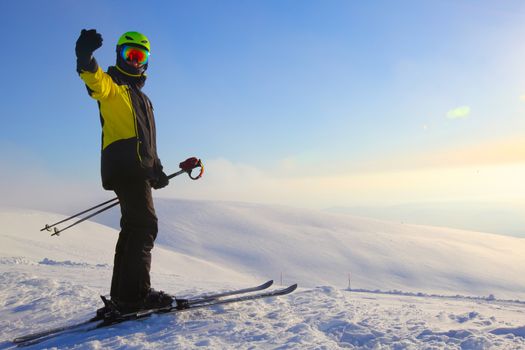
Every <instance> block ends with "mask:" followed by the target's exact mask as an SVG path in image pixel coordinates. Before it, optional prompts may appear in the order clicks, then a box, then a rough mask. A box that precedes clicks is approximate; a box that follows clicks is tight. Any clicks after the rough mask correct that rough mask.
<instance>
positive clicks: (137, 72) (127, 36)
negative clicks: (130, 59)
mask: <svg viewBox="0 0 525 350" xmlns="http://www.w3.org/2000/svg"><path fill="white" fill-rule="evenodd" d="M126 45H130V46H139V47H142V48H144V49H146V50H148V52H149V51H150V43H149V39H148V38H147V37H146V36H145V35H144V34H141V33H139V32H126V33H124V34H122V35H121V37H120V38H119V40H118V42H117V68H118V69H119V70H120V71H121V72H123V73H125V74H127V75H130V76H141V75H144V73H145V72H146V70H147V69H148V63H146V64H144V65H142V66H140V67H133V66H131V65H129V64H127V63H126V62H125V61H124V59H123V58H122V55H121V54H122V50H123V48H124V47H125V46H126Z"/></svg>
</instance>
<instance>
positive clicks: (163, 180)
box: [150, 170, 170, 190]
mask: <svg viewBox="0 0 525 350" xmlns="http://www.w3.org/2000/svg"><path fill="white" fill-rule="evenodd" d="M150 183H151V187H153V188H154V189H156V190H158V189H161V188H163V187H166V186H168V184H169V183H170V179H168V175H166V173H165V172H164V171H162V170H161V171H160V173H159V175H158V177H157V178H156V179H155V180H152V181H150Z"/></svg>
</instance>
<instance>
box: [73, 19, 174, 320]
mask: <svg viewBox="0 0 525 350" xmlns="http://www.w3.org/2000/svg"><path fill="white" fill-rule="evenodd" d="M101 46H102V36H101V34H99V33H97V31H96V30H94V29H91V30H85V29H83V30H82V32H81V34H80V36H79V38H78V40H77V42H76V47H75V53H76V57H77V72H78V73H79V75H80V78H81V79H82V80H83V81H84V83H85V85H86V87H87V90H88V93H89V95H90V96H91V97H92V98H94V99H95V100H96V101H97V103H98V107H99V111H100V121H101V124H102V155H101V175H102V185H103V187H104V189H106V190H113V191H114V192H115V193H116V194H117V197H118V199H119V201H120V209H121V214H122V217H121V220H120V226H121V231H120V234H119V238H118V241H117V245H116V248H115V259H114V267H113V276H112V279H111V301H112V304H113V305H114V306H115V307H116V309H117V311H118V312H120V313H129V312H134V311H137V310H141V309H150V308H158V307H164V306H169V305H171V304H172V303H173V301H174V299H173V297H171V296H169V295H168V294H166V293H164V292H162V291H156V290H154V289H152V288H151V285H150V266H151V249H152V248H153V243H154V241H155V238H156V236H157V231H158V228H157V216H156V214H155V208H154V206H153V199H152V196H151V188H152V187H153V188H154V189H160V188H163V187H165V186H167V185H168V183H169V179H168V177H167V175H166V174H165V173H164V171H163V170H162V164H161V162H160V159H159V157H158V155H157V149H156V132H155V120H154V116H153V106H152V104H151V101H150V100H149V98H148V97H147V96H146V95H145V94H144V93H143V92H142V91H141V88H142V87H143V86H144V83H145V81H146V74H145V72H146V70H147V68H148V58H149V55H150V42H149V40H148V38H147V37H146V36H145V35H143V34H141V33H138V32H126V33H124V34H123V35H122V36H121V37H120V39H119V40H118V43H117V47H116V53H117V61H116V65H115V66H111V67H109V68H108V70H107V72H104V71H103V70H102V69H101V68H100V67H99V65H98V64H97V61H96V60H95V58H94V57H93V52H94V51H95V50H97V49H98V48H100V47H101ZM108 311H109V310H108V309H107V307H105V308H101V309H99V310H98V311H97V316H98V317H101V318H102V317H103V315H104V314H106V313H107V312H108Z"/></svg>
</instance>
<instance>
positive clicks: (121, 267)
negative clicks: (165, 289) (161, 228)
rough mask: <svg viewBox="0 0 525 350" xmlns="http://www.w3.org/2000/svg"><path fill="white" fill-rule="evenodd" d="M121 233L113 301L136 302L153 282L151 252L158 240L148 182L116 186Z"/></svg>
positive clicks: (116, 259)
mask: <svg viewBox="0 0 525 350" xmlns="http://www.w3.org/2000/svg"><path fill="white" fill-rule="evenodd" d="M114 191H115V193H116V194H117V197H118V199H119V201H120V210H121V213H122V218H121V219H120V227H121V231H120V234H119V238H118V241H117V246H116V248H115V261H114V266H113V277H112V279H111V298H112V299H117V300H119V301H122V302H130V303H132V302H136V301H138V300H140V299H142V298H144V297H145V296H146V294H147V293H148V291H149V289H150V286H151V283H150V267H151V249H152V248H153V242H154V241H155V238H156V237H157V231H158V226H157V216H156V215H155V208H154V206H153V198H152V196H151V186H150V184H149V182H148V181H146V180H129V181H126V182H122V183H119V184H116V185H115V186H114Z"/></svg>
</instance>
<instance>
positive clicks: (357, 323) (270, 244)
mask: <svg viewBox="0 0 525 350" xmlns="http://www.w3.org/2000/svg"><path fill="white" fill-rule="evenodd" d="M156 203H157V211H158V216H159V219H160V228H161V229H160V232H159V237H158V245H157V247H156V248H155V249H154V252H153V266H152V283H153V286H154V287H156V288H159V289H163V290H166V291H169V292H172V293H175V294H177V296H180V297H189V296H192V295H198V294H204V293H207V292H210V291H218V290H227V289H232V288H238V287H247V286H251V285H254V284H259V283H261V282H263V281H265V280H267V279H274V280H275V281H276V284H279V283H280V280H281V276H282V279H283V284H291V283H293V282H298V283H299V286H300V288H299V289H298V290H297V291H296V292H294V293H293V294H291V295H288V296H284V297H279V298H275V299H268V300H259V301H251V302H247V303H243V304H230V305H224V306H216V307H211V308H209V309H200V310H194V311H188V312H183V313H180V314H176V315H162V316H154V317H151V318H149V319H144V320H140V321H133V322H127V323H124V324H120V325H116V326H112V327H110V328H105V329H100V330H96V331H91V332H88V333H71V334H64V335H62V336H59V337H57V338H53V339H49V340H47V341H45V342H43V343H41V344H38V345H35V346H33V348H35V349H41V348H72V349H107V348H111V349H129V348H138V349H234V348H235V349H337V348H349V349H525V303H524V302H523V300H525V279H524V278H523V276H524V272H525V271H524V269H525V257H524V256H525V254H523V252H524V251H525V240H523V239H519V238H512V237H504V236H497V235H491V234H485V233H477V232H468V231H460V230H453V229H447V228H437V227H424V226H415V225H407V224H402V223H392V222H381V221H376V220H369V219H364V218H356V217H351V216H347V215H344V214H333V213H326V212H321V211H310V210H302V209H293V208H286V207H275V206H262V205H254V204H243V203H219V202H194V201H182V200H157V202H156ZM62 218H64V216H62V215H57V214H50V213H44V212H36V211H31V210H21V209H19V210H14V209H2V210H0V224H1V225H2V228H3V229H2V232H1V233H0V286H1V288H0V303H1V305H2V311H1V315H0V316H1V317H0V348H10V347H12V346H13V344H12V343H11V342H10V340H12V339H13V338H15V337H17V336H20V335H24V334H27V333H32V332H35V331H40V330H44V329H47V328H49V327H55V326H62V325H65V324H68V323H70V322H79V321H83V320H85V319H87V318H89V317H91V316H92V314H93V311H94V310H95V309H96V308H97V307H99V306H100V301H99V298H98V295H99V294H107V293H108V288H109V281H110V278H111V269H112V256H113V251H114V245H115V242H116V239H117V236H118V231H117V230H115V228H114V227H116V226H117V225H118V210H115V211H114V212H113V213H112V214H111V215H106V216H103V217H102V218H99V221H100V222H104V223H106V224H107V225H108V226H105V225H102V224H99V223H94V222H85V223H83V224H81V225H80V226H78V227H75V228H73V229H70V230H68V231H66V232H64V233H63V234H62V235H61V236H59V237H50V235H49V233H46V232H40V231H39V229H40V228H41V227H42V226H43V225H44V224H46V223H52V222H54V221H57V220H60V219H62ZM109 226H113V228H111V227H109ZM349 284H350V285H351V288H352V290H349V289H348V287H349Z"/></svg>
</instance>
